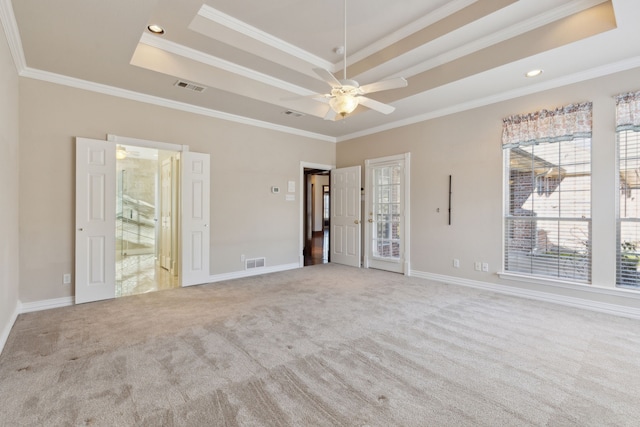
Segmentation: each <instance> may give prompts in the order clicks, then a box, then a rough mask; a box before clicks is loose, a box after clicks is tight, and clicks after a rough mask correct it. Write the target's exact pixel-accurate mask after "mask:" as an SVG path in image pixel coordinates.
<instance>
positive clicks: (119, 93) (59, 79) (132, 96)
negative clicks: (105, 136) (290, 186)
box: [20, 67, 337, 143]
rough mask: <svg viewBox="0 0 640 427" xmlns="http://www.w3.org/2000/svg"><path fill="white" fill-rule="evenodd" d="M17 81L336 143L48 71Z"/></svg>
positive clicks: (29, 70) (33, 71)
mask: <svg viewBox="0 0 640 427" xmlns="http://www.w3.org/2000/svg"><path fill="white" fill-rule="evenodd" d="M20 76H21V77H26V78H30V79H34V80H41V81H46V82H49V83H56V84H59V85H63V86H69V87H73V88H76V89H82V90H87V91H90V92H97V93H102V94H104V95H111V96H115V97H119V98H124V99H129V100H132V101H138V102H143V103H145V104H152V105H157V106H160V107H166V108H172V109H174V110H180V111H184V112H187V113H194V114H198V115H201V116H207V117H212V118H216V119H221V120H226V121H230V122H235V123H240V124H244V125H249V126H254V127H259V128H263V129H269V130H275V131H278V132H283V133H287V134H290V135H297V136H302V137H305V138H310V139H316V140H320V141H325V142H333V143H335V142H336V141H337V140H336V138H335V137H332V136H329V135H323V134H319V133H315V132H308V131H304V130H301V129H296V128H292V127H288V126H282V125H277V124H274V123H269V122H265V121H262V120H256V119H251V118H248V117H243V116H238V115H235V114H229V113H225V112H222V111H218V110H213V109H210V108H204V107H199V106H196V105H191V104H187V103H184V102H178V101H173V100H170V99H166V98H161V97H158V96H153V95H147V94H144V93H140V92H134V91H131V90H127V89H121V88H117V87H114V86H108V85H104V84H101V83H95V82H90V81H87V80H81V79H77V78H74V77H69V76H63V75H61V74H56V73H51V72H48V71H42V70H36V69H33V68H29V67H26V68H25V69H24V70H23V72H21V73H20Z"/></svg>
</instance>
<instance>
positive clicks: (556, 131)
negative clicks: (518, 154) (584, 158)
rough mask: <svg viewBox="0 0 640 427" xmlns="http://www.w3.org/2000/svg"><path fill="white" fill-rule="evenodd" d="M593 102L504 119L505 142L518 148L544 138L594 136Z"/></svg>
mask: <svg viewBox="0 0 640 427" xmlns="http://www.w3.org/2000/svg"><path fill="white" fill-rule="evenodd" d="M591 120H592V103H591V102H584V103H580V104H569V105H565V106H564V107H559V108H556V109H555V110H540V111H537V112H535V113H529V114H518V115H514V116H510V117H506V118H505V119H503V120H502V146H503V148H515V147H521V146H525V145H533V144H537V143H540V142H558V141H570V140H572V139H577V138H590V137H591Z"/></svg>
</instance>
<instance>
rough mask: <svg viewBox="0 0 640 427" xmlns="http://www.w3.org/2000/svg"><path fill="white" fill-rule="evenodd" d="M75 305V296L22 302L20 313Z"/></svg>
mask: <svg viewBox="0 0 640 427" xmlns="http://www.w3.org/2000/svg"><path fill="white" fill-rule="evenodd" d="M70 305H73V297H63V298H54V299H47V300H42V301H33V302H25V303H22V304H21V308H20V313H30V312H32V311H41V310H49V309H51V308H59V307H68V306H70Z"/></svg>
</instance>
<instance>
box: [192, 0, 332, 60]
mask: <svg viewBox="0 0 640 427" xmlns="http://www.w3.org/2000/svg"><path fill="white" fill-rule="evenodd" d="M198 15H199V16H201V17H202V18H205V19H207V20H209V21H212V22H215V23H216V24H219V25H222V26H225V27H227V28H229V29H230V30H233V31H236V32H238V33H240V34H243V35H245V36H247V37H250V38H252V39H253V40H256V41H258V42H260V43H262V44H265V45H267V46H270V47H272V48H274V49H277V50H279V51H281V52H284V53H286V54H287V55H291V56H293V57H296V58H298V59H302V60H304V61H306V62H308V63H310V64H312V65H313V66H314V67H319V68H324V69H326V70H330V71H332V72H335V71H336V67H335V65H334V64H333V63H331V62H329V61H327V60H325V59H322V58H320V57H319V56H316V55H314V54H312V53H310V52H308V51H306V50H304V49H300V48H299V47H297V46H294V45H292V44H290V43H287V42H286V41H284V40H282V39H279V38H278V37H275V36H273V35H271V34H269V33H266V32H264V31H262V30H260V29H258V28H256V27H254V26H252V25H249V24H247V23H246V22H243V21H240V20H239V19H236V18H234V17H232V16H230V15H227V14H226V13H223V12H220V11H219V10H217V9H214V8H213V7H211V6H208V5H206V4H203V5H202V7H200V10H199V11H198ZM310 68H313V67H310Z"/></svg>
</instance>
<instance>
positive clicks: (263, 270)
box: [209, 262, 300, 283]
mask: <svg viewBox="0 0 640 427" xmlns="http://www.w3.org/2000/svg"><path fill="white" fill-rule="evenodd" d="M296 268H300V264H298V263H297V262H296V263H291V264H281V265H274V266H272V267H260V268H252V269H250V270H241V271H234V272H231V273H222V274H215V275H213V276H210V277H209V282H210V283H213V282H221V281H223V280H233V279H241V278H243V277H251V276H259V275H261V274H267V273H277V272H279V271H287V270H295V269H296Z"/></svg>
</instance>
